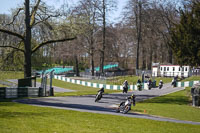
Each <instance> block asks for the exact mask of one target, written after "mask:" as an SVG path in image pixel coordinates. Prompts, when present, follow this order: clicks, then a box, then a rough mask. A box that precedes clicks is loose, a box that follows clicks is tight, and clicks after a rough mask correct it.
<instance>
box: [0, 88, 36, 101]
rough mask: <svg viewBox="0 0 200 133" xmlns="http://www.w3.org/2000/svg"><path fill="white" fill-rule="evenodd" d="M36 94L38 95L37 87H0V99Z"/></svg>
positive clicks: (33, 95) (34, 95)
mask: <svg viewBox="0 0 200 133" xmlns="http://www.w3.org/2000/svg"><path fill="white" fill-rule="evenodd" d="M38 96H39V88H35V87H19V88H10V87H9V88H8V87H0V99H4V98H18V97H38Z"/></svg>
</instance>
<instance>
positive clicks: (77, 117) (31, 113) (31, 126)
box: [0, 102, 200, 133]
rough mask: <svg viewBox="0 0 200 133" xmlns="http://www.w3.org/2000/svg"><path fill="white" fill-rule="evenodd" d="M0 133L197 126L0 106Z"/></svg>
mask: <svg viewBox="0 0 200 133" xmlns="http://www.w3.org/2000/svg"><path fill="white" fill-rule="evenodd" d="M0 129H1V130H0V133H27V132H28V133H97V132H100V133H130V132H134V133H188V132H190V133H197V132H199V131H200V126H199V125H190V124H178V123H170V122H160V121H153V120H147V119H137V118H128V117H123V116H114V115H106V114H95V113H86V112H77V111H70V110H61V109H53V108H47V107H36V106H30V105H24V104H18V103H13V102H0Z"/></svg>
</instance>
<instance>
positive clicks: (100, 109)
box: [15, 84, 200, 125]
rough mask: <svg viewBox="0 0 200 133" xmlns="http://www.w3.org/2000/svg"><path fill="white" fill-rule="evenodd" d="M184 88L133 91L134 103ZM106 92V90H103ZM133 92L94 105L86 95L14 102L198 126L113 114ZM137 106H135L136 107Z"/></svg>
mask: <svg viewBox="0 0 200 133" xmlns="http://www.w3.org/2000/svg"><path fill="white" fill-rule="evenodd" d="M183 89H184V88H179V87H176V88H172V87H171V86H170V84H165V85H164V86H163V88H162V89H158V88H153V89H152V90H143V91H134V94H135V95H136V101H141V100H145V99H149V98H153V97H157V96H161V95H166V94H169V93H173V92H176V91H180V90H183ZM105 91H106V90H105ZM132 93H133V92H128V93H127V94H123V93H113V94H105V95H103V98H102V99H101V100H100V101H99V102H98V103H95V102H94V99H95V95H87V96H74V97H72V96H71V97H44V98H37V99H23V100H15V102H19V103H24V104H31V105H35V106H42V107H52V108H59V109H66V110H75V111H81V112H91V113H101V114H112V115H120V116H126V117H134V118H143V119H151V120H158V121H168V122H175V123H185V124H193V125H200V122H191V121H181V120H175V119H169V118H161V117H155V116H150V115H144V114H136V113H130V112H129V113H128V114H122V113H115V108H116V107H117V105H118V104H119V103H120V102H121V101H124V100H125V99H126V97H127V96H130V95H131V94H132ZM136 106H137V105H136Z"/></svg>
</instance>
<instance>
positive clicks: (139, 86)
mask: <svg viewBox="0 0 200 133" xmlns="http://www.w3.org/2000/svg"><path fill="white" fill-rule="evenodd" d="M137 88H138V90H139V91H141V90H142V84H141V83H137Z"/></svg>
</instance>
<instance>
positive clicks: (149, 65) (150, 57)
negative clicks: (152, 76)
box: [148, 44, 153, 70]
mask: <svg viewBox="0 0 200 133" xmlns="http://www.w3.org/2000/svg"><path fill="white" fill-rule="evenodd" d="M152 59H153V49H152V44H150V53H149V62H148V70H151V66H152Z"/></svg>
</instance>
